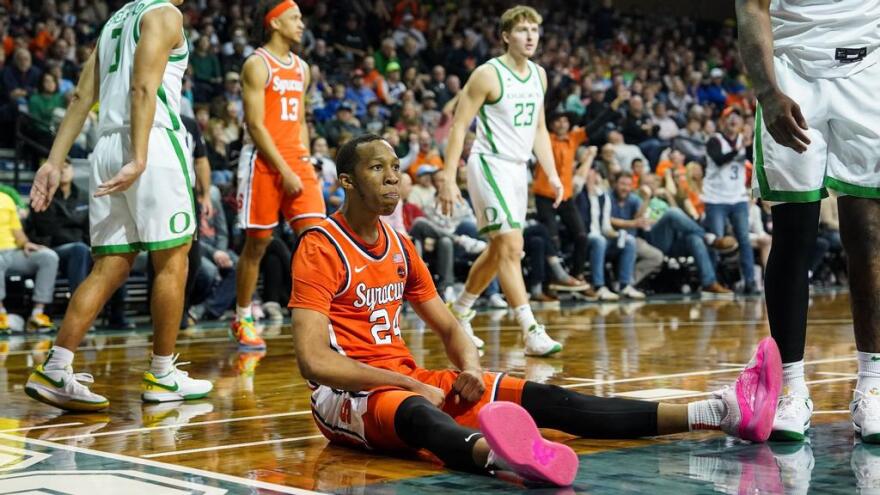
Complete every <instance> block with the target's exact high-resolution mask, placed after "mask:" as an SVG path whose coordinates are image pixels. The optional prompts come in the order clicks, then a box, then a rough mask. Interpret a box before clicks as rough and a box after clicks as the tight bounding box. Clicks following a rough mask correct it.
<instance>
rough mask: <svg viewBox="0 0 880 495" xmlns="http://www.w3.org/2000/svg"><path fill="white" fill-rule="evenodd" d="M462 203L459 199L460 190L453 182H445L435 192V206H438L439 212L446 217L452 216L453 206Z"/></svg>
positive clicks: (460, 198)
mask: <svg viewBox="0 0 880 495" xmlns="http://www.w3.org/2000/svg"><path fill="white" fill-rule="evenodd" d="M462 201H464V200H463V199H462V197H461V190H459V189H458V184H456V183H455V181H450V180H447V181H446V183H445V184H443V187H442V188H441V189H440V190H439V191H437V204H439V205H440V211H441V212H442V213H443V214H444V215H446V216H452V212H453V210H455V205H457V204H458V203H461V202H462Z"/></svg>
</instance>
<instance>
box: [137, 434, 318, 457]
mask: <svg viewBox="0 0 880 495" xmlns="http://www.w3.org/2000/svg"><path fill="white" fill-rule="evenodd" d="M317 438H324V435H306V436H304V437H289V438H276V439H275V440H261V441H259V442H246V443H234V444H230V445H215V446H213V447H201V448H198V449H184V450H169V451H167V452H157V453H155V454H144V455H142V456H141V458H142V459H154V458H156V457H171V456H174V455H186V454H197V453H199V452H214V451H217V450H230V449H238V448H242V447H256V446H258V445H272V444H281V443H290V442H301V441H303V440H314V439H317Z"/></svg>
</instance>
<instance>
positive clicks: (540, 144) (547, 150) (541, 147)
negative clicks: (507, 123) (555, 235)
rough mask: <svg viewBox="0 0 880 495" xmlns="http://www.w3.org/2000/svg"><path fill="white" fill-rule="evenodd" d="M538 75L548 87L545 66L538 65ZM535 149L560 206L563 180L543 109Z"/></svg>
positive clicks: (556, 202)
mask: <svg viewBox="0 0 880 495" xmlns="http://www.w3.org/2000/svg"><path fill="white" fill-rule="evenodd" d="M538 76H539V77H540V78H541V80H542V81H543V82H544V87H545V88H546V87H547V73H546V72H545V71H544V68H543V67H538ZM533 151H534V152H535V156H536V157H538V162H539V163H540V164H541V168H542V169H543V170H544V173H545V174H547V179H549V182H550V185H551V186H553V191H554V192H555V193H556V201H554V202H553V207H554V208H556V207H557V206H559V203H561V202H562V195H563V189H562V181H561V180H560V179H559V174H558V173H557V172H556V161H555V160H554V159H553V147H552V146H551V145H550V131H548V130H547V118H546V116H545V115H544V112H543V111H541V112H538V128H537V130H536V132H535V144H534V146H533Z"/></svg>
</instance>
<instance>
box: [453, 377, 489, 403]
mask: <svg viewBox="0 0 880 495" xmlns="http://www.w3.org/2000/svg"><path fill="white" fill-rule="evenodd" d="M485 391H486V384H485V383H484V382H483V372H482V371H480V370H464V371H462V372H461V373H459V374H458V378H456V379H455V383H454V384H453V385H452V392H453V393H454V394H455V402H456V404H457V403H458V402H459V401H460V400H462V399H463V400H464V401H465V402H477V401H478V400H480V399H481V398H482V397H483V393H484V392H485Z"/></svg>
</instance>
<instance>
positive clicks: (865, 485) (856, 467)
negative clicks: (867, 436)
mask: <svg viewBox="0 0 880 495" xmlns="http://www.w3.org/2000/svg"><path fill="white" fill-rule="evenodd" d="M850 467H852V470H853V474H854V475H855V477H856V486H858V487H859V488H860V493H877V489H878V488H880V446H878V445H874V444H869V443H861V442H858V441H857V443H856V446H855V447H854V448H853V451H852V459H850Z"/></svg>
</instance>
